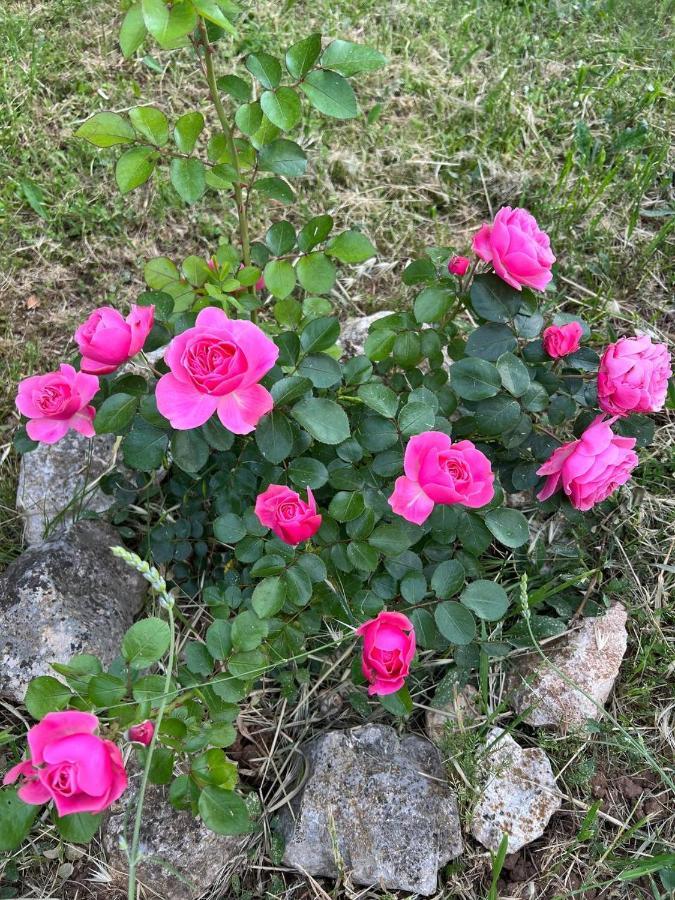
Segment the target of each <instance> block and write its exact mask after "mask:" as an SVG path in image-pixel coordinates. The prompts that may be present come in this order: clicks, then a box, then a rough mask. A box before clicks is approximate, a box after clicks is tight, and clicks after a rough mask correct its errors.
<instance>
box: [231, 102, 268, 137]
mask: <svg viewBox="0 0 675 900" xmlns="http://www.w3.org/2000/svg"><path fill="white" fill-rule="evenodd" d="M262 120H263V114H262V109H261V108H260V103H259V102H258V101H257V100H256V101H255V103H245V104H244V105H243V106H240V107H239V109H238V110H237V111H236V113H235V115H234V121H235V122H236V123H237V128H238V129H239V131H241V132H242V134H247V135H251V134H255V133H256V131H257V130H258V129H259V128H260V126H261V125H262Z"/></svg>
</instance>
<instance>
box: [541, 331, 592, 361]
mask: <svg viewBox="0 0 675 900" xmlns="http://www.w3.org/2000/svg"><path fill="white" fill-rule="evenodd" d="M583 333H584V330H583V328H582V327H581V325H580V324H579V323H578V322H569V323H568V324H567V325H550V326H549V327H548V328H545V329H544V335H543V341H544V350H545V351H546V352H547V353H548V355H549V356H550V357H551V358H552V359H560V358H561V357H563V356H569V354H570V353H576V352H577V350H578V349H579V347H580V346H581V336H582V335H583Z"/></svg>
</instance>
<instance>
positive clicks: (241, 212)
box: [199, 19, 251, 266]
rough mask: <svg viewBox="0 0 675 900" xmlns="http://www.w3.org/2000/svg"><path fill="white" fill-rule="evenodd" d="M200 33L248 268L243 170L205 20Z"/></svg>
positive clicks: (246, 217) (243, 256) (200, 25)
mask: <svg viewBox="0 0 675 900" xmlns="http://www.w3.org/2000/svg"><path fill="white" fill-rule="evenodd" d="M199 32H200V34H201V42H202V45H203V47H204V65H205V67H206V80H207V81H208V84H209V93H210V94H211V100H212V101H213V105H214V107H215V109H216V113H217V115H218V120H219V121H220V127H221V128H222V129H223V134H224V135H225V140H226V141H227V147H228V150H229V151H230V155H231V156H232V163H233V165H234V168H235V170H236V173H237V179H236V181H235V182H234V200H235V203H236V205H237V217H238V219H239V237H240V238H241V255H242V258H243V260H244V265H245V266H248V265H250V262H251V241H250V238H249V234H248V215H247V212H246V204H245V203H244V195H243V192H242V189H241V169H240V166H239V154H238V153H237V145H236V144H235V141H234V134H233V133H232V128H231V127H230V123H229V122H228V119H227V113H226V112H225V107H224V106H223V102H222V100H221V99H220V94H219V92H218V86H217V84H216V73H215V70H214V68H213V47H212V46H211V44H210V43H209V37H208V34H207V32H206V25H205V24H204V20H203V19H200V20H199Z"/></svg>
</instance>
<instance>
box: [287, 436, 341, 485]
mask: <svg viewBox="0 0 675 900" xmlns="http://www.w3.org/2000/svg"><path fill="white" fill-rule="evenodd" d="M338 443H339V442H338ZM288 477H289V478H290V479H291V481H292V482H293V484H294V485H295V486H296V487H300V488H307V487H311V488H312V490H318V489H319V488H320V487H323V486H324V484H326V482H327V481H328V469H327V468H326V467H325V466H324V464H323V463H322V462H320V461H319V460H318V459H312V458H311V457H309V456H300V457H298V458H297V459H294V460H293V462H292V463H291V464H290V466H289V467H288Z"/></svg>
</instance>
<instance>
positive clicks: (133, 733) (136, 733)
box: [129, 719, 155, 747]
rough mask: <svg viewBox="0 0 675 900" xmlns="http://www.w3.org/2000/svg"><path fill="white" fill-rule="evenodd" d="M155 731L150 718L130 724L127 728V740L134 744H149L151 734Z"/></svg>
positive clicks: (146, 745) (145, 745)
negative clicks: (138, 723)
mask: <svg viewBox="0 0 675 900" xmlns="http://www.w3.org/2000/svg"><path fill="white" fill-rule="evenodd" d="M154 733H155V723H154V722H151V721H150V719H146V720H145V722H141V723H140V725H132V726H131V728H130V729H129V740H130V741H132V742H133V743H134V744H143V746H144V747H148V746H150V743H151V742H152V736H153V734H154Z"/></svg>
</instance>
